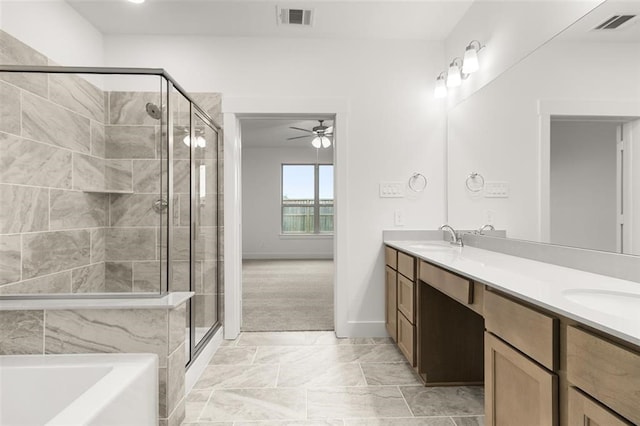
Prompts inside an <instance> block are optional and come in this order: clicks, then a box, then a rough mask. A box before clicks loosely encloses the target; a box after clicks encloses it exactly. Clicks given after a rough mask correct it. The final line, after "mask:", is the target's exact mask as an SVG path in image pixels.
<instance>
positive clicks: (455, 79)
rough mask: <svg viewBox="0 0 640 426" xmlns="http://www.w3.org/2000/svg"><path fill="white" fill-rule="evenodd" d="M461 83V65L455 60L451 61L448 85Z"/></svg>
mask: <svg viewBox="0 0 640 426" xmlns="http://www.w3.org/2000/svg"><path fill="white" fill-rule="evenodd" d="M461 84H462V77H461V76H460V67H459V66H458V64H456V63H455V61H454V62H451V64H450V65H449V71H447V87H458V86H460V85H461Z"/></svg>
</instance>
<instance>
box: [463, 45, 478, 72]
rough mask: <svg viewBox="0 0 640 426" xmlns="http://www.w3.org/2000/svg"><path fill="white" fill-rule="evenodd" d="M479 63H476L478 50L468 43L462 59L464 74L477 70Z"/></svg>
mask: <svg viewBox="0 0 640 426" xmlns="http://www.w3.org/2000/svg"><path fill="white" fill-rule="evenodd" d="M478 68H480V65H479V64H478V51H477V50H476V48H475V47H473V46H471V45H469V46H467V48H466V50H465V51H464V60H463V61H462V72H463V73H465V74H471V73H473V72H476V71H478Z"/></svg>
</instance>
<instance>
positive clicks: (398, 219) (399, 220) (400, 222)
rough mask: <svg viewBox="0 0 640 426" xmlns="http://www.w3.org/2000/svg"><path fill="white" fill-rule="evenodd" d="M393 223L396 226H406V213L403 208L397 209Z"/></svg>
mask: <svg viewBox="0 0 640 426" xmlns="http://www.w3.org/2000/svg"><path fill="white" fill-rule="evenodd" d="M393 223H394V224H395V225H396V226H404V214H402V210H400V209H396V211H395V212H394V213H393Z"/></svg>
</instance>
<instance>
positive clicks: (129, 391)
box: [0, 354, 158, 426]
mask: <svg viewBox="0 0 640 426" xmlns="http://www.w3.org/2000/svg"><path fill="white" fill-rule="evenodd" d="M157 413H158V356H157V355H155V354H87V355H19V356H0V425H2V426H27V425H29V426H31V425H59V426H62V425H64V426H72V425H113V426H126V425H131V426H144V425H154V426H155V425H156V424H157V422H158V414H157Z"/></svg>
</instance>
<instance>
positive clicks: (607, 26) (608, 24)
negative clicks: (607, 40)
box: [594, 15, 636, 30]
mask: <svg viewBox="0 0 640 426" xmlns="http://www.w3.org/2000/svg"><path fill="white" fill-rule="evenodd" d="M635 17H636V15H614V16H612V17H611V18H609V19H607V20H606V21H604V22H603V23H602V24H600V25H598V26H597V27H595V28H594V30H615V29H616V28H618V27H620V25H622V24H624V23H626V22H629V21H630V20H631V19H633V18H635Z"/></svg>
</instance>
